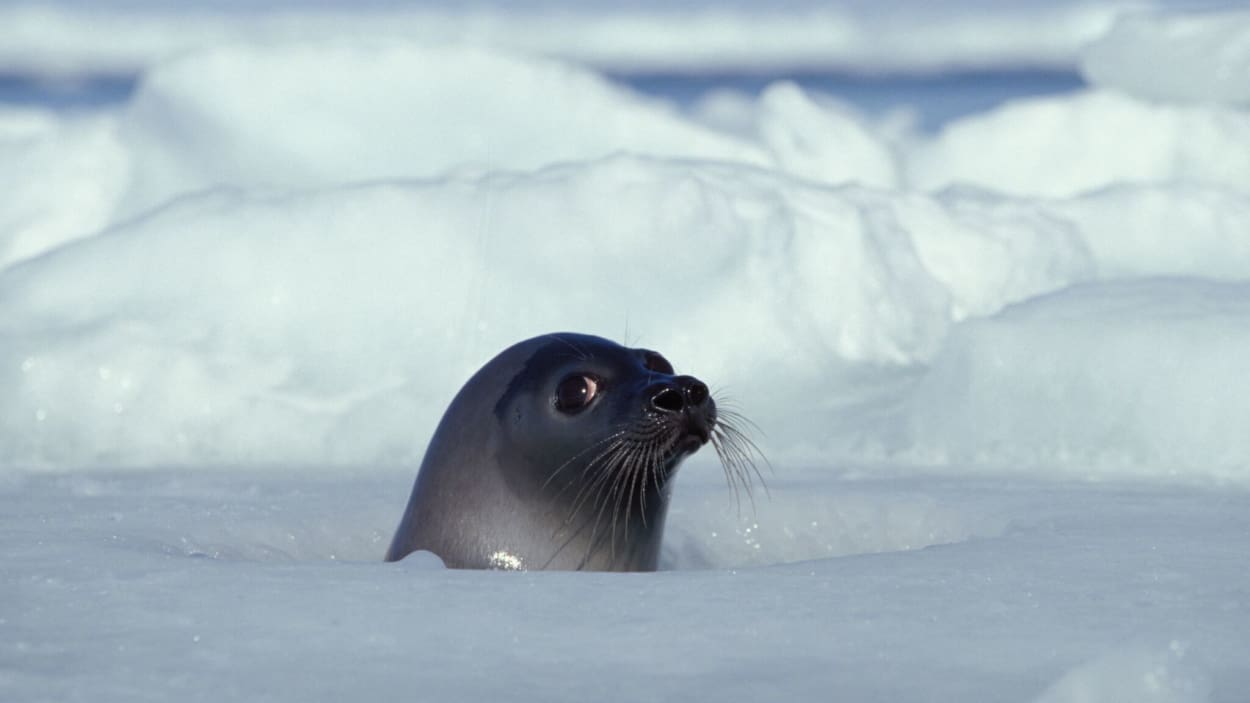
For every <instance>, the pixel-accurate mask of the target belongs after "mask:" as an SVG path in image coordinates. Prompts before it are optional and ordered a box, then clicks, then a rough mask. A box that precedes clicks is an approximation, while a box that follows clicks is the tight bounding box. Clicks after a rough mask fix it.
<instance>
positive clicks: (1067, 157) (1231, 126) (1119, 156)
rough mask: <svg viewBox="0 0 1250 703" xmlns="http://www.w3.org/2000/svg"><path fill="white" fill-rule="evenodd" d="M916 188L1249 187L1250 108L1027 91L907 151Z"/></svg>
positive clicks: (1061, 193)
mask: <svg viewBox="0 0 1250 703" xmlns="http://www.w3.org/2000/svg"><path fill="white" fill-rule="evenodd" d="M907 173H908V182H909V183H910V184H911V185H913V186H915V187H919V188H925V189H932V188H941V187H943V186H946V185H950V184H954V183H964V184H973V185H978V186H982V187H985V188H993V189H996V190H1000V191H1003V192H1006V193H1013V194H1018V195H1044V196H1051V197H1066V196H1071V195H1077V194H1080V193H1084V192H1088V191H1091V190H1097V189H1100V188H1106V187H1109V186H1112V185H1117V184H1126V183H1131V184H1173V183H1177V182H1185V183H1194V184H1202V185H1208V186H1221V187H1225V188H1231V189H1233V190H1237V191H1240V192H1242V193H1246V192H1250V177H1247V174H1250V112H1246V111H1243V110H1237V109H1232V108H1227V107H1216V106H1198V105H1193V106H1184V105H1167V104H1155V103H1147V102H1143V101H1140V100H1137V99H1134V98H1130V97H1126V96H1122V95H1119V94H1115V93H1109V92H1103V91H1087V92H1085V93H1082V94H1078V95H1074V96H1059V97H1044V98H1030V99H1024V100H1019V101H1015V102H1011V103H1008V104H1006V105H1003V106H1002V107H999V108H997V109H995V110H992V111H990V112H988V113H985V114H981V115H972V116H969V117H965V118H962V119H959V120H956V121H955V122H953V123H951V124H949V125H947V126H946V127H944V128H943V129H942V130H941V133H940V134H939V135H938V136H937V138H936V139H934V140H932V141H931V142H927V143H922V144H920V145H919V146H918V147H917V148H916V149H915V150H914V152H912V154H911V156H910V158H909V159H908V168H907Z"/></svg>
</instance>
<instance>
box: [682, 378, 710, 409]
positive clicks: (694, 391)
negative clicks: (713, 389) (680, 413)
mask: <svg viewBox="0 0 1250 703" xmlns="http://www.w3.org/2000/svg"><path fill="white" fill-rule="evenodd" d="M686 395H687V396H688V397H689V398H690V404H691V405H703V401H705V400H707V386H705V385H703V384H702V383H701V382H699V381H691V382H690V385H688V386H686Z"/></svg>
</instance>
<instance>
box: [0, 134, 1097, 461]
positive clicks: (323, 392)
mask: <svg viewBox="0 0 1250 703" xmlns="http://www.w3.org/2000/svg"><path fill="white" fill-rule="evenodd" d="M102 261H107V262H109V265H107V266H101V265H100V262H102ZM974 264H975V267H976V268H975V269H972V268H970V266H972V265H974ZM1090 270H1091V263H1090V261H1089V260H1088V257H1087V255H1086V254H1085V251H1084V249H1083V248H1082V247H1081V245H1080V243H1079V241H1078V240H1077V239H1076V238H1075V237H1074V236H1073V233H1072V232H1071V230H1070V228H1067V227H1065V226H1063V225H1062V223H1056V222H1054V221H1053V220H1050V219H1047V218H1045V217H1038V216H1037V215H1036V214H1034V213H1033V212H1031V211H1024V212H1016V211H1014V210H1013V208H1012V207H1011V206H1010V204H1003V203H999V202H995V201H988V202H961V203H958V204H957V205H955V206H951V207H948V206H946V205H945V204H944V203H943V202H941V201H940V200H934V199H931V198H927V197H924V196H919V195H897V194H890V193H888V192H884V191H873V190H867V189H862V188H856V187H844V188H841V189H831V188H826V187H821V186H816V185H813V184H809V183H805V182H802V181H795V180H792V179H789V178H786V177H784V176H778V175H774V174H769V173H767V172H763V171H755V170H743V169H742V168H741V167H736V166H731V165H714V164H695V163H681V162H674V161H653V160H646V159H641V158H637V157H614V158H610V159H608V160H605V161H600V162H590V163H582V164H576V165H568V166H562V167H552V168H549V169H545V170H542V171H539V172H535V173H517V174H496V175H492V176H485V177H480V178H463V179H449V180H440V181H430V182H410V183H394V184H376V185H362V186H348V187H339V188H331V189H326V190H321V191H309V192H303V193H294V194H274V195H264V194H250V195H249V194H245V193H240V192H237V191H218V192H214V193H210V194H205V195H201V196H195V197H187V198H184V199H182V200H179V201H176V202H174V203H173V204H171V205H169V206H167V207H165V208H162V209H160V210H158V211H156V212H154V213H153V214H151V215H149V216H147V217H144V218H141V219H139V220H137V221H135V222H133V223H130V224H127V225H123V226H119V227H117V228H115V229H114V230H111V231H109V232H107V233H105V234H102V235H100V236H97V237H93V238H89V239H85V240H82V241H80V242H78V243H75V244H73V245H69V246H65V247H62V248H60V249H58V250H57V251H55V252H53V253H51V254H49V255H46V256H43V257H41V258H39V259H36V260H33V261H30V262H27V263H26V264H23V265H19V266H15V267H12V268H10V269H8V270H7V271H5V272H3V274H0V320H2V322H0V337H3V338H4V340H5V343H4V344H3V345H2V347H0V348H2V349H3V351H0V356H3V358H4V361H3V362H0V374H3V375H4V378H5V380H4V382H5V383H7V384H10V387H13V388H15V389H18V391H17V392H16V393H15V394H14V395H12V396H10V399H9V400H8V401H7V402H6V403H5V405H4V412H3V423H4V425H5V426H6V428H7V429H5V430H3V432H4V434H5V435H6V436H8V437H9V438H10V439H9V441H7V442H6V443H5V444H4V447H5V449H6V451H7V456H6V457H5V460H6V463H12V464H24V463H47V462H51V463H52V464H54V465H65V464H81V463H113V462H124V463H130V464H138V465H151V464H160V463H169V462H194V463H217V462H226V463H235V462H249V461H255V462H290V461H310V462H313V463H316V462H319V461H321V460H324V459H326V458H327V457H333V460H334V461H342V462H349V463H374V462H378V461H388V460H394V459H397V458H402V459H412V458H413V457H414V456H419V452H420V451H421V449H422V447H423V442H424V437H425V434H426V433H427V432H428V431H429V429H430V428H432V427H433V424H434V422H435V421H436V420H437V418H438V416H439V415H441V413H442V410H443V408H444V407H445V404H446V399H448V398H450V397H451V395H452V393H453V392H454V390H455V388H456V387H458V385H459V384H460V382H461V381H462V380H463V379H464V378H467V377H468V375H469V373H470V372H471V371H472V370H474V369H475V368H476V366H477V365H479V364H481V363H483V362H484V361H485V360H486V359H488V358H489V357H490V356H492V355H493V354H494V353H495V352H496V351H498V349H501V348H503V347H504V346H506V345H507V344H508V343H510V342H511V341H514V340H516V339H521V338H524V337H528V336H532V335H534V334H539V333H543V332H548V331H552V330H558V329H566V328H569V329H578V330H582V331H586V332H592V333H598V334H603V335H605V336H608V337H614V338H622V337H623V336H628V337H630V338H631V339H635V340H637V341H641V342H645V343H648V344H652V345H654V346H658V347H661V348H663V349H664V351H665V352H666V353H667V354H669V355H670V356H671V357H672V358H673V359H675V360H677V361H678V366H679V367H680V368H683V369H686V370H689V371H691V372H694V373H698V374H700V375H701V376H704V377H705V378H706V379H707V380H708V381H709V382H710V383H712V384H714V385H717V386H723V387H727V388H730V389H732V391H733V394H734V395H737V396H739V397H744V396H745V397H749V398H753V399H756V400H753V401H752V403H751V405H752V414H753V415H755V416H756V418H757V420H758V421H760V422H761V424H763V425H765V426H772V427H776V428H777V430H778V432H779V437H780V438H785V437H791V436H795V435H797V434H804V435H807V436H815V437H819V436H820V434H821V431H820V429H819V427H813V426H812V425H810V424H806V423H802V424H800V425H799V426H792V423H791V422H790V421H789V420H788V419H787V416H788V415H789V413H790V408H791V403H790V401H789V400H788V398H786V397H784V396H778V395H777V393H776V392H777V391H778V389H790V390H792V391H793V392H799V389H801V388H804V387H808V386H810V385H811V384H813V383H819V382H820V380H821V379H823V378H826V377H827V376H828V374H830V373H835V374H836V373H837V372H838V369H839V368H844V367H846V366H847V364H850V363H856V362H870V363H874V364H908V363H913V362H915V361H918V360H924V359H927V358H929V357H930V356H931V355H932V354H934V353H935V352H936V351H937V349H938V348H939V347H940V344H941V342H942V339H943V337H944V335H945V332H946V329H947V327H948V326H949V324H950V323H951V321H952V320H953V319H955V318H956V317H960V316H963V315H966V314H969V313H970V312H975V313H987V312H992V311H994V310H997V309H998V308H1000V307H1001V306H1002V305H1005V304H1007V303H1009V302H1012V301H1016V300H1022V299H1025V298H1028V297H1029V296H1031V295H1034V294H1037V293H1039V292H1043V291H1046V290H1053V289H1055V288H1058V287H1061V286H1063V285H1066V284H1067V283H1070V282H1072V281H1075V280H1081V279H1082V278H1084V277H1087V276H1088V275H1089V272H1090ZM746 330H750V333H749V334H743V332H744V331H746Z"/></svg>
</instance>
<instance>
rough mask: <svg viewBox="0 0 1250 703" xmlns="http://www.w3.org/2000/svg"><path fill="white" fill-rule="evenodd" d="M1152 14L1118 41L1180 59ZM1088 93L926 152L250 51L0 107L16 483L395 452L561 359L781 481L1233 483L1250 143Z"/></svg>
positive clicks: (482, 67)
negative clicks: (1049, 474) (622, 345)
mask: <svg viewBox="0 0 1250 703" xmlns="http://www.w3.org/2000/svg"><path fill="white" fill-rule="evenodd" d="M1169 21H1171V20H1169V19H1168V17H1167V16H1159V17H1158V18H1156V19H1155V20H1152V22H1154V24H1149V25H1143V26H1146V27H1148V30H1147V29H1142V30H1140V32H1139V33H1138V34H1136V35H1134V34H1133V32H1134V31H1135V30H1134V29H1133V27H1134V26H1136V25H1133V24H1128V25H1125V26H1127V27H1128V29H1124V28H1123V27H1122V26H1120V25H1117V30H1116V33H1113V35H1111V38H1110V39H1108V40H1107V41H1108V42H1111V43H1112V45H1113V46H1122V45H1123V46H1129V45H1132V46H1136V44H1134V41H1130V39H1131V37H1133V36H1138V37H1145V38H1144V39H1141V41H1146V40H1147V39H1148V40H1149V41H1150V42H1154V43H1152V44H1150V45H1151V46H1153V47H1156V49H1157V50H1156V51H1155V52H1154V53H1155V54H1156V55H1159V56H1161V58H1160V59H1159V60H1160V61H1164V60H1165V58H1166V50H1167V49H1168V48H1169V47H1171V46H1172V44H1169V43H1167V42H1163V43H1162V44H1160V43H1159V42H1160V40H1158V39H1157V38H1155V37H1156V35H1157V34H1158V33H1159V32H1158V31H1156V30H1157V27H1158V26H1159V24H1158V23H1164V24H1166V23H1167V22H1169ZM1175 21H1177V22H1189V21H1190V20H1189V19H1188V18H1187V17H1180V18H1177V19H1176V20H1175ZM1228 21H1229V22H1232V23H1234V24H1236V23H1241V22H1244V17H1243V16H1241V15H1237V14H1235V13H1234V14H1233V15H1230V16H1229V20H1228ZM1221 26H1224V25H1221ZM1236 26H1241V25H1240V24H1236ZM1126 32H1127V33H1128V35H1127V36H1129V37H1130V39H1124V38H1123V37H1124V36H1126V35H1125V33H1126ZM1152 32H1153V33H1152ZM1165 34H1166V33H1165ZM1219 36H1221V37H1226V38H1227V42H1228V43H1229V44H1228V45H1229V46H1231V47H1233V49H1235V48H1236V46H1237V43H1236V42H1237V41H1238V40H1237V37H1238V36H1240V35H1238V34H1237V33H1236V32H1232V31H1224V32H1223V33H1222V34H1220V35H1219ZM1212 41H1213V43H1212V46H1215V47H1217V48H1218V46H1221V45H1219V44H1218V43H1216V42H1214V40H1212ZM1125 42H1127V44H1126V43H1125ZM1099 46H1101V45H1095V47H1094V48H1093V49H1091V54H1090V55H1089V56H1090V57H1093V58H1090V59H1089V60H1090V62H1092V63H1091V64H1090V65H1095V64H1097V61H1095V58H1096V57H1097V56H1098V54H1097V52H1098V51H1104V50H1107V49H1105V48H1104V49H1099ZM1177 46H1181V47H1182V48H1183V47H1185V46H1189V44H1177ZM1233 49H1230V50H1229V52H1227V53H1226V54H1220V55H1221V56H1224V55H1227V56H1229V57H1232V58H1230V59H1228V60H1229V61H1230V62H1231V63H1229V64H1227V65H1228V66H1231V67H1234V68H1235V67H1236V66H1237V65H1238V64H1237V63H1236V61H1238V60H1240V59H1238V58H1237V57H1238V56H1240V54H1237V53H1236V52H1235V51H1234V50H1233ZM1099 60H1101V59H1099ZM1090 70H1093V69H1090ZM1099 71H1100V72H1099V73H1098V75H1099V76H1100V77H1099V78H1098V79H1097V80H1098V83H1099V87H1098V88H1096V89H1091V90H1087V91H1082V92H1079V93H1076V94H1072V95H1066V96H1056V97H1049V98H1037V99H1030V100H1022V101H1018V102H1015V103H1012V104H1007V105H1004V106H1002V107H1000V108H998V109H995V110H993V111H991V112H988V113H986V114H981V115H973V116H970V117H967V118H964V119H961V120H958V121H956V122H954V123H951V124H949V125H947V126H946V127H945V128H944V129H943V130H941V131H939V132H938V133H936V134H933V135H925V134H920V133H912V132H907V131H906V130H902V131H900V130H899V128H898V127H897V125H895V124H887V123H878V122H875V121H873V120H872V119H869V118H867V117H865V116H863V115H861V114H858V113H857V112H856V111H855V110H854V109H853V108H851V107H850V106H848V105H845V104H841V103H838V102H836V101H831V100H829V99H828V98H827V97H825V96H820V95H811V94H808V93H805V92H804V91H803V90H802V89H801V88H799V87H797V86H795V85H793V84H784V83H783V84H778V85H776V86H773V87H772V88H770V89H769V90H767V91H765V92H764V93H763V94H762V95H761V96H760V97H759V98H758V99H756V100H754V101H747V102H743V103H739V104H738V108H737V109H738V110H739V111H740V114H738V115H737V121H736V123H735V124H736V126H735V128H734V129H732V130H727V129H724V127H723V125H718V124H715V123H714V121H705V120H704V119H702V118H701V116H699V115H696V114H687V113H684V112H682V111H681V110H678V109H676V108H674V107H673V106H671V105H668V104H665V103H663V102H661V101H657V100H655V99H653V98H645V97H641V96H639V95H637V94H634V93H632V92H630V91H628V90H625V89H623V88H620V87H619V86H617V85H615V84H612V83H610V82H608V81H606V80H605V79H603V78H602V77H600V76H598V75H596V74H595V73H593V72H591V71H589V70H587V69H584V68H577V67H573V66H571V65H568V64H564V63H560V62H556V61H551V60H549V59H535V58H532V57H524V56H518V55H514V54H511V53H501V52H497V51H491V50H486V49H482V48H480V47H458V46H442V47H427V46H421V45H419V44H417V43H414V42H399V41H393V40H387V41H382V42H376V41H367V42H366V41H343V40H335V41H316V42H311V43H309V42H253V43H245V44H237V45H233V46H226V47H218V48H215V49H212V50H207V51H202V52H198V53H193V54H189V55H186V56H183V57H180V58H177V59H174V60H171V61H168V62H166V63H162V64H160V65H158V66H155V67H153V68H151V69H150V70H148V71H147V72H146V73H145V74H144V77H143V80H142V83H141V86H140V88H139V90H138V92H137V93H136V94H135V96H134V97H133V98H132V100H131V101H130V102H129V103H128V104H127V105H125V106H124V107H123V108H121V109H118V110H106V111H103V112H99V113H93V114H84V115H70V116H65V115H59V114H53V113H47V112H41V111H35V110H20V111H19V110H11V111H8V112H7V113H5V114H4V115H2V116H0V153H3V154H4V155H5V156H6V157H7V158H6V159H5V160H4V161H3V162H0V181H3V182H4V183H7V184H10V186H11V188H10V190H9V193H11V195H10V196H8V197H5V198H3V199H0V224H3V227H0V255H2V256H3V259H0V261H3V263H4V264H5V268H4V269H3V271H2V272H0V337H2V338H3V340H2V341H3V344H2V345H0V378H2V379H3V384H4V385H5V387H7V388H11V389H13V390H12V392H11V393H10V395H8V396H7V397H5V398H4V399H3V401H2V402H0V452H3V459H4V463H5V464H6V465H9V466H42V467H65V466H71V465H87V466H114V465H125V466H150V465H155V464H170V463H173V464H204V463H211V464H240V463H242V464H275V465H276V464H290V463H291V462H301V463H303V462H307V463H331V464H352V465H373V464H377V463H383V462H396V461H400V462H410V461H415V460H416V459H417V458H418V457H419V454H420V452H421V450H422V448H423V446H424V441H425V437H426V435H428V432H429V431H430V429H431V428H432V427H433V424H434V422H435V421H436V419H437V417H438V415H439V414H440V413H441V411H442V408H443V407H444V405H445V402H446V399H447V398H449V397H450V395H451V393H452V392H453V391H454V389H455V388H456V387H457V386H458V385H459V383H460V381H461V380H462V379H463V378H465V377H467V375H468V374H469V373H471V371H472V370H473V369H474V368H476V367H477V366H478V365H480V364H481V363H482V362H484V361H485V360H486V359H487V358H489V357H490V356H491V355H492V354H494V353H495V352H496V351H497V350H498V349H501V348H503V347H504V346H506V345H507V344H508V343H510V342H512V341H515V340H516V339H518V338H521V337H524V336H528V335H532V334H538V333H543V332H548V331H552V330H557V329H578V330H582V331H587V332H594V333H599V334H603V335H605V336H609V337H613V338H617V339H622V340H623V341H627V342H630V343H637V344H646V345H651V346H655V347H657V348H661V349H662V350H664V351H665V353H666V354H668V355H670V356H671V357H673V358H674V360H675V361H676V362H677V364H678V367H679V368H681V369H683V370H688V371H690V372H694V373H698V374H699V375H701V376H703V377H705V378H707V379H708V380H709V381H710V382H711V383H712V384H713V385H714V386H719V387H721V388H722V390H723V392H724V393H727V394H729V395H732V396H734V397H735V398H737V399H738V401H739V402H740V403H741V404H743V405H744V406H745V407H746V408H747V409H748V410H749V411H750V414H751V415H752V417H753V418H754V419H756V420H757V421H758V422H759V424H760V425H761V426H762V427H763V429H764V431H765V433H766V436H765V438H764V439H763V441H764V443H765V445H766V448H767V449H768V451H769V454H770V456H772V457H774V458H775V459H777V460H778V461H793V462H799V461H804V462H820V463H831V462H832V463H837V464H839V465H852V466H857V465H871V464H873V463H874V462H880V461H891V462H898V461H906V462H908V463H911V464H916V465H919V466H922V467H924V468H926V469H927V470H956V471H970V470H979V471H1000V470H1002V467H1003V466H1004V465H1010V466H1013V467H1030V466H1031V467H1037V466H1041V465H1046V466H1051V467H1054V466H1059V467H1061V468H1063V470H1064V471H1067V472H1069V473H1072V474H1076V475H1102V474H1104V473H1105V475H1130V476H1149V477H1169V476H1177V475H1179V477H1180V478H1186V477H1188V478H1190V479H1197V480H1209V479H1212V478H1216V479H1220V480H1235V481H1243V480H1246V477H1247V470H1246V467H1247V465H1248V464H1250V452H1248V449H1247V448H1246V447H1244V446H1243V445H1241V444H1238V443H1237V442H1233V441H1227V440H1221V437H1224V436H1225V435H1226V434H1227V433H1228V432H1231V428H1232V427H1234V426H1235V425H1236V424H1237V423H1238V422H1239V421H1240V419H1242V418H1244V417H1245V416H1246V415H1247V410H1246V407H1247V405H1246V401H1245V400H1244V397H1245V394H1244V393H1243V392H1241V390H1240V386H1239V385H1238V383H1239V382H1238V381H1237V379H1239V378H1241V377H1243V376H1245V374H1244V369H1243V368H1242V365H1243V364H1244V363H1245V362H1243V361H1242V359H1243V358H1245V355H1244V354H1242V353H1241V347H1240V344H1241V342H1240V341H1239V340H1240V338H1241V335H1240V332H1239V330H1240V329H1241V328H1242V327H1243V326H1244V324H1245V320H1244V311H1243V308H1244V301H1245V298H1246V296H1247V292H1246V289H1245V288H1244V286H1242V285H1240V284H1239V283H1238V281H1240V280H1242V279H1245V278H1246V276H1247V270H1248V268H1247V267H1248V266H1250V245H1248V244H1247V243H1246V242H1247V239H1246V237H1245V233H1246V232H1247V231H1248V230H1250V194H1248V193H1247V183H1250V162H1248V161H1247V157H1246V155H1247V154H1250V115H1248V114H1247V112H1246V111H1245V109H1244V108H1242V107H1239V106H1238V105H1237V103H1236V100H1229V99H1227V92H1226V90H1225V89H1224V88H1222V87H1219V86H1214V85H1213V86H1212V87H1210V89H1209V90H1208V91H1207V92H1200V93H1199V94H1197V95H1192V94H1191V95H1186V96H1183V97H1184V101H1183V102H1174V101H1169V100H1159V99H1158V98H1157V96H1156V98H1155V99H1152V100H1149V101H1147V100H1145V99H1143V98H1142V97H1140V96H1138V95H1137V94H1136V92H1135V89H1134V87H1133V85H1134V83H1133V76H1132V75H1129V74H1127V73H1125V72H1124V71H1125V69H1118V72H1117V70H1107V71H1104V70H1102V69H1099ZM275 86H278V87H277V88H275ZM1072 286H1079V287H1076V288H1073V287H1072ZM1108 301H1116V302H1115V304H1111V303H1108ZM1130 352H1132V354H1131V355H1130ZM1216 390H1219V392H1216ZM1190 418H1193V419H1194V421H1192V422H1186V420H1187V419H1190ZM1199 419H1200V421H1199Z"/></svg>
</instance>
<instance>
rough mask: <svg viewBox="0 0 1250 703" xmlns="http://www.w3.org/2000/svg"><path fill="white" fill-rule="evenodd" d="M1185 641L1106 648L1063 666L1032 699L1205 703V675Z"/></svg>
mask: <svg viewBox="0 0 1250 703" xmlns="http://www.w3.org/2000/svg"><path fill="white" fill-rule="evenodd" d="M1186 649H1187V646H1186V645H1185V644H1184V643H1182V642H1178V641H1173V642H1172V643H1171V644H1170V645H1169V646H1168V648H1167V649H1166V650H1164V651H1156V650H1154V649H1150V648H1146V647H1135V648H1124V649H1121V650H1116V651H1113V652H1109V653H1107V654H1104V655H1102V656H1100V657H1097V658H1095V659H1094V660H1092V661H1090V662H1087V663H1085V664H1083V665H1081V666H1079V667H1077V668H1075V669H1073V670H1072V671H1070V672H1068V673H1067V674H1065V675H1064V676H1063V678H1061V679H1060V680H1059V681H1057V682H1055V684H1054V685H1053V686H1051V687H1050V688H1048V689H1046V692H1045V693H1043V694H1042V695H1041V696H1039V697H1038V698H1037V699H1036V700H1035V701H1034V703H1089V702H1092V701H1102V702H1103V703H1111V702H1113V701H1124V703H1129V702H1130V701H1132V702H1133V703H1206V702H1207V701H1210V700H1211V682H1210V680H1209V678H1208V677H1207V675H1206V674H1205V673H1203V672H1201V671H1199V670H1197V669H1196V668H1195V667H1194V666H1193V665H1192V664H1191V663H1190V662H1188V661H1185V654H1186Z"/></svg>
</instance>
